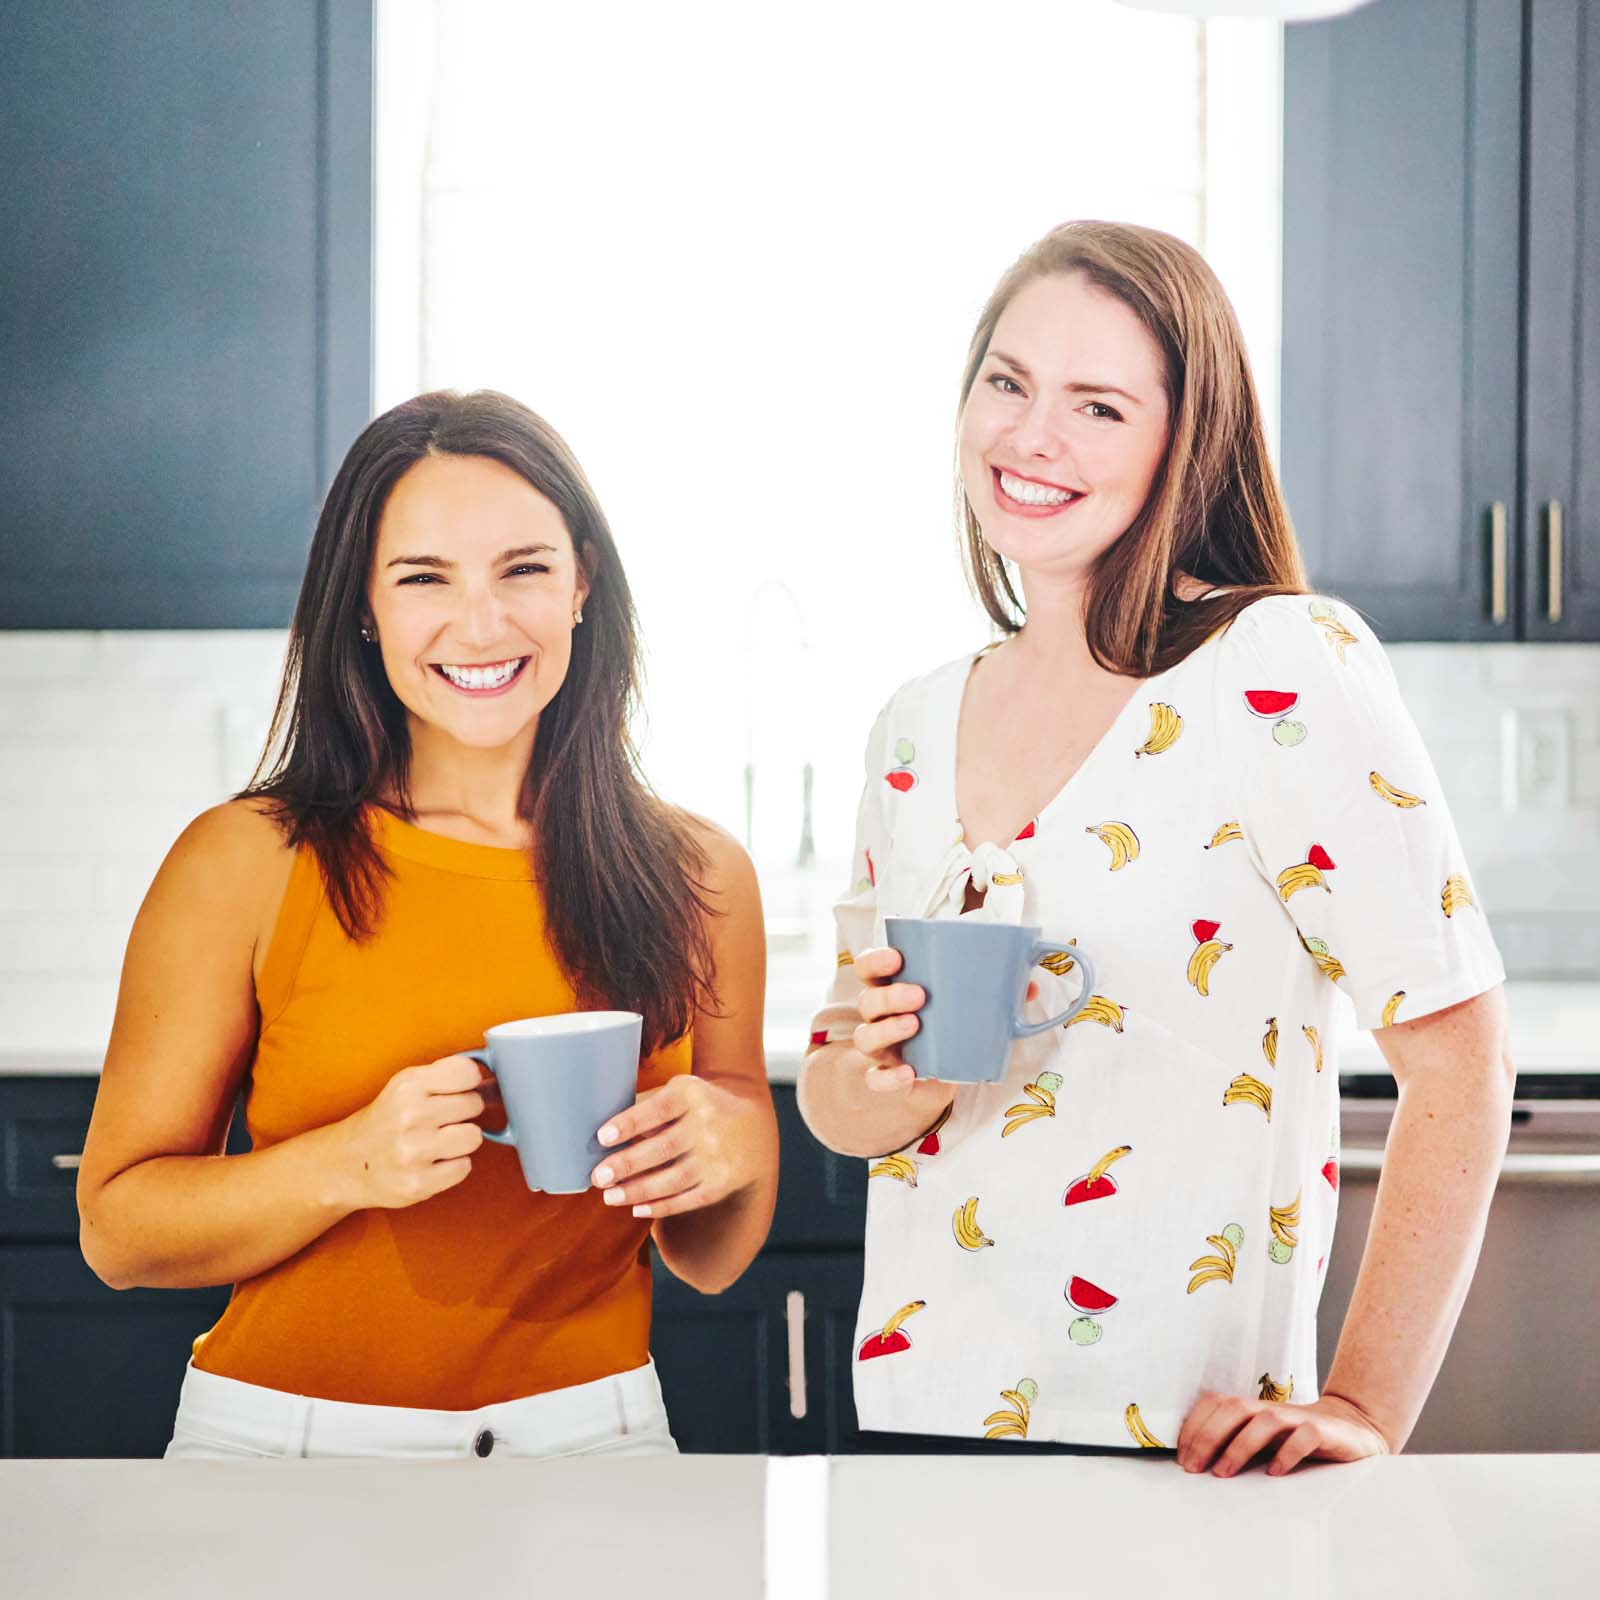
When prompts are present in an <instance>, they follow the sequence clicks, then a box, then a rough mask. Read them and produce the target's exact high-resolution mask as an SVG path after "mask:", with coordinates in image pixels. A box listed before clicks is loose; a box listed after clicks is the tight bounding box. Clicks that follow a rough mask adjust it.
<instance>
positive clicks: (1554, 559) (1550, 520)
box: [1544, 500, 1561, 622]
mask: <svg viewBox="0 0 1600 1600" xmlns="http://www.w3.org/2000/svg"><path fill="white" fill-rule="evenodd" d="M1544 515H1545V528H1546V537H1547V539H1548V548H1547V551H1546V555H1547V558H1548V560H1549V563H1550V565H1549V578H1550V587H1549V593H1548V595H1547V598H1546V607H1545V615H1546V616H1548V617H1549V619H1550V620H1551V621H1552V622H1559V621H1560V620H1561V502H1560V501H1559V500H1552V501H1551V502H1550V503H1549V505H1547V506H1546V507H1545V508H1544Z"/></svg>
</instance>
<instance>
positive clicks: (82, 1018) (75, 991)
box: [0, 974, 117, 1051]
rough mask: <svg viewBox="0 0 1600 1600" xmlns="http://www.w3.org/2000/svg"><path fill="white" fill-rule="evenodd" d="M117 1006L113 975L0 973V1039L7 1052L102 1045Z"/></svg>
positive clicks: (71, 1048)
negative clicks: (76, 975)
mask: <svg viewBox="0 0 1600 1600" xmlns="http://www.w3.org/2000/svg"><path fill="white" fill-rule="evenodd" d="M116 1009H117V980H116V978H115V976H112V977H109V978H106V977H101V978H95V977H88V978H83V977H48V978H47V977H12V976H7V975H5V974H0V1040H4V1042H5V1048H6V1050H7V1051H15V1050H48V1051H72V1050H101V1049H104V1048H105V1042H106V1040H107V1039H108V1038H109V1037H110V1035H111V1019H112V1017H113V1016H114V1015H115V1014H116Z"/></svg>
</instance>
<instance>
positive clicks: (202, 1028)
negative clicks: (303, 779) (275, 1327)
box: [78, 802, 483, 1289]
mask: <svg viewBox="0 0 1600 1600" xmlns="http://www.w3.org/2000/svg"><path fill="white" fill-rule="evenodd" d="M282 852H283V847H282V845H281V843H280V841H279V840H278V838H277V834H276V830H275V829H274V828H273V826H272V824H271V823H270V822H269V821H268V820H267V819H266V818H265V817H264V816H262V815H261V814H260V813H259V812H257V811H256V810H255V809H254V808H253V807H250V806H249V805H247V804H246V803H244V802H232V803H230V804H228V805H225V806H218V807H216V808H215V809H214V810H212V811H208V812H206V813H205V814H204V815H203V816H201V817H200V818H198V819H197V820H196V821H195V822H194V823H192V824H191V825H190V826H189V828H188V829H186V830H185V832H184V834H183V836H182V837H181V838H180V839H179V840H178V842H177V844H175V845H174V846H173V848H172V851H171V852H170V854H169V855H168V857H167V859H166V861H165V862H163V864H162V867H161V870H160V872H159V873H158V874H157V876H156V880H155V882H154V883H153V884H152V886H151V888H150V892H149V894H148V895H147V896H146V897H145V902H144V904H143V906H141V908H140V910H139V915H138V917H137V919H136V920H135V922H134V927H133V932H132V934H131V936H130V938H129V941H128V951H127V956H126V958H125V960H124V963H123V971H122V984H121V989H120V991H119V993H118V997H117V1012H116V1019H115V1022H114V1024H113V1027H112V1035H111V1041H110V1045H109V1048H108V1050H107V1053H106V1060H105V1066H104V1070H103V1072H102V1074H101V1079H100V1089H99V1093H98V1095H97V1097H96V1099H95V1108H94V1116H93V1119H92V1121H91V1123H90V1126H89V1136H88V1139H87V1141H86V1143H85V1146H84V1154H83V1165H82V1167H81V1168H80V1170H79V1173H78V1215H79V1238H80V1242H81V1246H82V1249H83V1255H84V1259H85V1260H86V1261H87V1262H88V1263H89V1266H90V1267H91V1268H92V1269H93V1270H94V1272H95V1273H96V1274H97V1275H98V1276H99V1277H100V1278H101V1279H103V1280H104V1281H105V1282H106V1283H108V1284H110V1285H111V1286H112V1287H113V1288H119V1289H121V1288H131V1287H134V1286H136V1285H147V1286H150V1287H155V1288H194V1287H199V1286H203V1285H209V1284H221V1283H236V1282H239V1281H241V1280H242V1279H245V1278H250V1277H254V1276H255V1275H256V1274H258V1273H261V1272H264V1271H266V1270H267V1269H268V1268H269V1267H273V1266H276V1265H277V1264H278V1263H279V1262H280V1261H284V1260H286V1259H287V1258H288V1257H289V1256H292V1255H294V1254H295V1253H296V1252H297V1251H299V1250H301V1249H303V1248H304V1247H305V1246H306V1245H307V1244H309V1243H310V1242H311V1241H312V1240H313V1239H316V1238H317V1237H319V1236H320V1235H321V1234H323V1233H325V1232H326V1231H327V1230H328V1229H329V1228H330V1227H332V1226H333V1225H334V1224H335V1223H336V1222H339V1221H340V1220H342V1219H343V1218H344V1217H346V1216H348V1215H350V1213H351V1212H352V1211H356V1210H359V1209H362V1208H364V1207H366V1206H372V1205H400V1204H412V1203H414V1201H416V1200H419V1199H423V1198H425V1197H426V1195H427V1194H431V1193H435V1192H437V1190H438V1189H441V1188H446V1187H449V1186H450V1184H452V1183H458V1182H460V1181H461V1179H462V1178H464V1177H465V1176H466V1174H467V1171H468V1169H469V1167H470V1162H469V1160H468V1156H469V1154H470V1150H471V1149H475V1148H476V1146H477V1143H478V1142H479V1141H480V1139H481V1137H482V1136H481V1132H480V1130H479V1129H478V1128H477V1127H476V1125H475V1124H467V1125H465V1126H460V1125H459V1124H460V1123H462V1122H463V1121H464V1118H466V1117H470V1116H474V1115H476V1114H477V1113H478V1112H479V1111H481V1110H482V1106H483V1102H482V1100H481V1098H480V1097H479V1096H478V1095H477V1094H476V1093H474V1092H471V1090H470V1087H469V1086H470V1085H471V1084H473V1083H476V1081H477V1079H478V1070H477V1067H476V1064H475V1063H472V1062H469V1061H466V1060H465V1059H464V1058H461V1057H447V1058H445V1063H435V1064H434V1065H433V1066H432V1067H420V1068H413V1069H407V1071H406V1072H402V1073H399V1074H396V1077H395V1078H394V1079H393V1080H391V1082H390V1085H389V1086H388V1087H387V1088H386V1089H385V1090H384V1091H383V1094H382V1095H380V1097H379V1099H378V1100H377V1101H374V1102H373V1104H372V1105H371V1106H368V1107H365V1108H363V1110H362V1111H359V1112H357V1113H355V1114H354V1115H353V1116H351V1117H348V1118H346V1119H344V1120H343V1121H341V1122H338V1123H334V1124H332V1125H330V1126H328V1127H324V1128H318V1129H314V1130H312V1131H310V1132H308V1133H304V1134H300V1135H298V1136H297V1137H295V1138H292V1139H286V1140H284V1141H283V1142H282V1143H281V1144H278V1145H275V1146H273V1147H272V1148H271V1149H269V1150H262V1151H257V1152H251V1153H250V1154H248V1155H242V1156H229V1155H224V1154H223V1153H222V1151H223V1146H224V1143H225V1140H226V1136H227V1127H228V1120H229V1116H230V1113H231V1109H232V1104H233V1099H234V1096H235V1094H236V1093H237V1091H238V1086H239V1083H240V1081H241V1079H242V1077H243V1074H244V1072H245V1069H246V1067H247V1066H248V1063H249V1061H250V1059H251V1056H252V1054H253V1052H254V1049H255V1041H256V1030H257V1026H258V1020H259V1019H258V1015H257V1009H256V1002H255V987H254V982H253V963H254V959H255V954H256V948H257V945H258V943H260V942H261V941H262V939H263V937H264V936H263V934H262V931H261V930H262V926H263V923H264V922H266V921H268V920H269V919H270V917H271V916H273V915H274V914H275V912H276V903H277V900H278V899H280V898H281V895H282V888H283V883H284V880H285V878H286V875H287V860H286V858H285V857H284V856H283V854H282ZM269 900H270V902H271V903H270V904H269V903H268V901H269ZM445 1118H448V1119H449V1121H450V1122H451V1123H452V1124H456V1125H454V1126H452V1127H448V1128H447V1127H445V1126H444V1125H443V1123H442V1120H441V1119H445Z"/></svg>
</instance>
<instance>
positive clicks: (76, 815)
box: [0, 787, 210, 860]
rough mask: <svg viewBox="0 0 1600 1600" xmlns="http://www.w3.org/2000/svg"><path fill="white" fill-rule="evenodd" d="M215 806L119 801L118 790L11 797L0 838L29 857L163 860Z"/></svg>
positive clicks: (2, 804)
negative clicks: (109, 854) (104, 853)
mask: <svg viewBox="0 0 1600 1600" xmlns="http://www.w3.org/2000/svg"><path fill="white" fill-rule="evenodd" d="M209 803H210V802H209V801H208V800H206V799H203V798H202V799H201V800H200V802H199V803H198V804H195V803H194V802H193V801H192V800H191V799H190V798H188V797H184V796H179V797H178V798H176V799H173V800H169V801H167V802H165V803H161V802H157V801H153V800H146V801H141V802H138V803H135V802H132V801H129V800H126V799H123V798H121V797H119V796H118V794H117V792H116V790H115V788H114V787H108V788H107V789H106V790H105V791H104V793H103V794H102V795H100V796H98V797H97V796H96V795H93V794H85V793H79V794H76V795H73V796H72V797H71V798H70V799H65V800H64V799H63V798H62V797H61V796H60V795H56V794H50V795H40V796H39V797H38V800H37V802H36V803H33V804H27V805H24V804H22V803H21V802H19V801H17V800H15V799H10V800H5V801H0V840H3V841H5V843H4V846H3V854H4V855H9V854H11V852H12V851H13V850H15V851H16V852H17V853H18V854H25V855H32V854H34V853H35V852H37V851H41V850H43V851H50V852H53V853H55V854H58V855H70V854H74V853H78V852H82V853H86V854H88V855H90V856H91V857H92V856H93V855H94V853H95V852H97V851H100V850H117V851H122V852H128V853H137V854H140V855H149V854H150V853H151V852H152V851H154V852H157V859H158V860H159V859H160V853H163V852H165V850H166V849H167V847H168V846H169V845H170V844H171V843H172V841H173V840H174V839H176V838H177V837H178V835H179V834H180V833H182V832H183V830H184V828H185V827H187V826H188V824H189V823H190V822H191V821H193V819H194V817H195V815H196V814H197V813H198V812H199V811H202V810H204V809H205V807H206V805H208V804H209ZM23 840H26V841H27V844H26V845H24V844H22V842H21V841H23Z"/></svg>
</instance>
